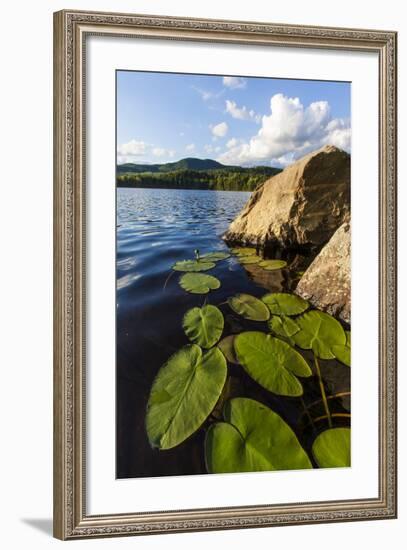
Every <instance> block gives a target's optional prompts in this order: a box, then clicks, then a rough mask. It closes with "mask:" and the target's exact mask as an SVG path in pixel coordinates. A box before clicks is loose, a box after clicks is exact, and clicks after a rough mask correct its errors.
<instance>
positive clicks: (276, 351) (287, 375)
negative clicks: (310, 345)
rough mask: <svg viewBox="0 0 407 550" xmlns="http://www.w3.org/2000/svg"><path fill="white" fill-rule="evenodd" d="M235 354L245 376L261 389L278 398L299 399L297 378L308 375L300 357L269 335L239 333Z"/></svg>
mask: <svg viewBox="0 0 407 550" xmlns="http://www.w3.org/2000/svg"><path fill="white" fill-rule="evenodd" d="M235 351H236V356H237V358H238V360H239V362H240V363H241V365H243V368H244V369H245V371H246V372H247V374H248V375H249V376H251V377H252V378H253V379H254V380H256V382H257V383H258V384H260V385H261V386H263V388H266V390H269V391H271V392H273V393H276V394H278V395H286V396H290V397H298V396H300V395H302V394H303V389H302V385H301V382H300V381H299V380H298V379H297V376H302V377H308V376H311V375H312V371H311V369H310V367H309V365H308V363H307V362H306V360H305V359H304V358H303V356H302V355H300V354H299V353H298V352H297V351H296V350H295V349H294V348H293V347H291V346H290V345H289V344H287V343H286V342H283V341H282V340H280V339H279V338H274V337H273V336H271V335H270V334H264V333H263V332H257V331H248V332H242V333H241V334H238V335H237V336H236V338H235Z"/></svg>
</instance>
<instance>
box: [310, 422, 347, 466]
mask: <svg viewBox="0 0 407 550" xmlns="http://www.w3.org/2000/svg"><path fill="white" fill-rule="evenodd" d="M312 453H313V455H314V457H315V460H316V461H317V464H318V466H319V467H320V468H344V467H348V466H350V429H349V428H332V429H330V430H325V431H324V432H322V433H320V434H319V435H318V437H317V438H316V439H315V441H314V443H313V445H312Z"/></svg>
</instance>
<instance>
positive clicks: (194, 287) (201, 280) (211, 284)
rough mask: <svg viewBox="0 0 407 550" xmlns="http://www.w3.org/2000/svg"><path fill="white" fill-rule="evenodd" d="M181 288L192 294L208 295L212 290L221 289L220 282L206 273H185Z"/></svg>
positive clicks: (180, 282) (181, 280) (181, 279)
mask: <svg viewBox="0 0 407 550" xmlns="http://www.w3.org/2000/svg"><path fill="white" fill-rule="evenodd" d="M179 284H180V286H181V287H182V288H183V289H184V290H186V291H187V292H191V294H208V292H209V291H210V290H216V289H217V288H219V287H220V281H219V279H217V278H216V277H213V276H212V275H206V274H204V273H185V274H184V275H182V276H181V277H180V280H179Z"/></svg>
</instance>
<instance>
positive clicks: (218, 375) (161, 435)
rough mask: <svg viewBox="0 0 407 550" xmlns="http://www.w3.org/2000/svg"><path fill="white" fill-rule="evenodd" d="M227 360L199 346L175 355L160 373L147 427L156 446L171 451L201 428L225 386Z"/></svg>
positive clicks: (150, 400) (149, 405)
mask: <svg viewBox="0 0 407 550" xmlns="http://www.w3.org/2000/svg"><path fill="white" fill-rule="evenodd" d="M226 374H227V367H226V360H225V358H224V357H223V355H222V353H221V352H220V351H219V350H218V349H217V348H213V349H211V350H209V351H208V352H206V353H202V350H201V348H200V347H199V346H196V345H195V344H192V345H188V346H184V347H183V348H181V349H180V350H179V351H177V352H176V353H174V355H172V356H171V357H170V358H169V359H168V361H167V362H166V363H165V365H163V367H162V368H161V369H160V370H159V372H158V374H157V376H156V378H155V380H154V383H153V387H152V389H151V393H150V397H149V400H148V404H147V415H146V427H147V435H148V439H149V441H150V443H151V445H152V446H153V447H158V448H159V449H171V448H172V447H175V446H177V445H179V444H180V443H182V442H183V441H184V440H185V439H187V437H189V436H190V435H191V434H193V433H194V432H195V431H196V430H197V429H198V428H200V427H201V425H202V424H203V422H204V421H205V420H206V418H207V417H208V416H209V414H210V413H211V411H212V410H213V408H214V407H215V405H216V402H217V401H218V399H219V396H220V394H221V392H222V389H223V386H224V384H225V380H226Z"/></svg>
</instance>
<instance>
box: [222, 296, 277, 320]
mask: <svg viewBox="0 0 407 550" xmlns="http://www.w3.org/2000/svg"><path fill="white" fill-rule="evenodd" d="M228 304H229V306H230V307H231V308H232V309H233V311H235V312H236V313H238V314H239V315H241V316H242V317H244V318H245V319H250V320H251V321H267V319H268V318H269V317H270V311H269V310H268V308H267V306H266V305H265V304H263V302H262V301H261V300H259V299H258V298H255V297H254V296H251V295H250V294H236V295H235V296H232V297H231V298H229V300H228Z"/></svg>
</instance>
